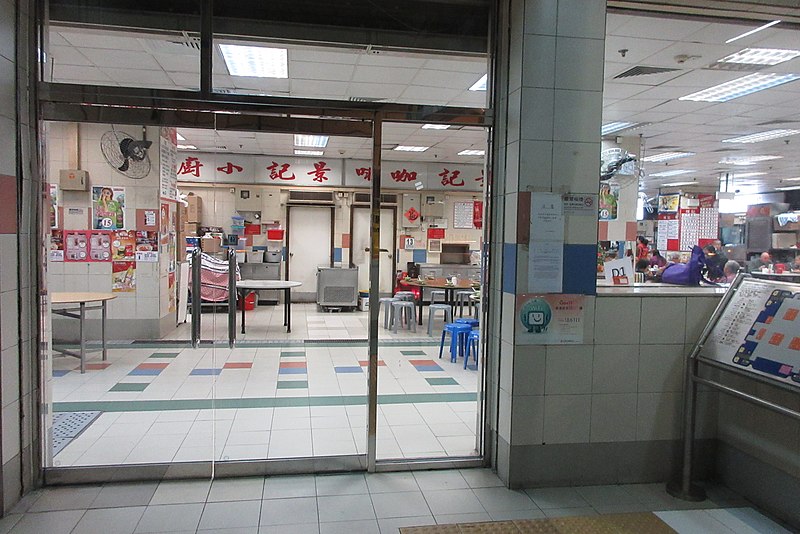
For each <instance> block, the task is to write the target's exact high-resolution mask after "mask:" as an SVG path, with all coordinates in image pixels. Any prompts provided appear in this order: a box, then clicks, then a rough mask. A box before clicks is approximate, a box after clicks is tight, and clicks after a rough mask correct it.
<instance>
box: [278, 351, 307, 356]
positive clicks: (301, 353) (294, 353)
mask: <svg viewBox="0 0 800 534" xmlns="http://www.w3.org/2000/svg"><path fill="white" fill-rule="evenodd" d="M305 355H306V353H305V352H303V351H302V350H299V351H285V352H281V358H295V357H305Z"/></svg>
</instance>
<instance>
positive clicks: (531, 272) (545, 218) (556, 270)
mask: <svg viewBox="0 0 800 534" xmlns="http://www.w3.org/2000/svg"><path fill="white" fill-rule="evenodd" d="M563 272H564V204H563V202H562V200H561V195H559V194H558V193H532V194H531V214H530V243H529V248H528V291H530V292H531V293H560V292H561V290H562V285H563Z"/></svg>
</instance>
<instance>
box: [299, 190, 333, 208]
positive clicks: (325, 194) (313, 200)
mask: <svg viewBox="0 0 800 534" xmlns="http://www.w3.org/2000/svg"><path fill="white" fill-rule="evenodd" d="M335 195H336V194H335V193H334V192H333V191H289V203H291V204H331V205H332V204H333V203H334V197H335Z"/></svg>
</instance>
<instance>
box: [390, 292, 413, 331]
mask: <svg viewBox="0 0 800 534" xmlns="http://www.w3.org/2000/svg"><path fill="white" fill-rule="evenodd" d="M406 312H408V317H406ZM404 320H405V324H406V326H407V327H408V328H409V329H410V330H412V331H413V332H415V333H416V331H417V307H416V305H415V304H414V303H413V302H410V301H407V300H397V301H395V302H392V319H391V321H392V332H393V333H395V334H396V333H397V325H398V323H400V324H403V321H404Z"/></svg>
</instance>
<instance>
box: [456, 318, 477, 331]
mask: <svg viewBox="0 0 800 534" xmlns="http://www.w3.org/2000/svg"><path fill="white" fill-rule="evenodd" d="M455 322H456V323H458V324H468V325H469V327H470V328H475V327H477V326H478V325H479V324H480V321H478V320H477V319H470V318H469V317H459V318H458V319H456V320H455Z"/></svg>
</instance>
